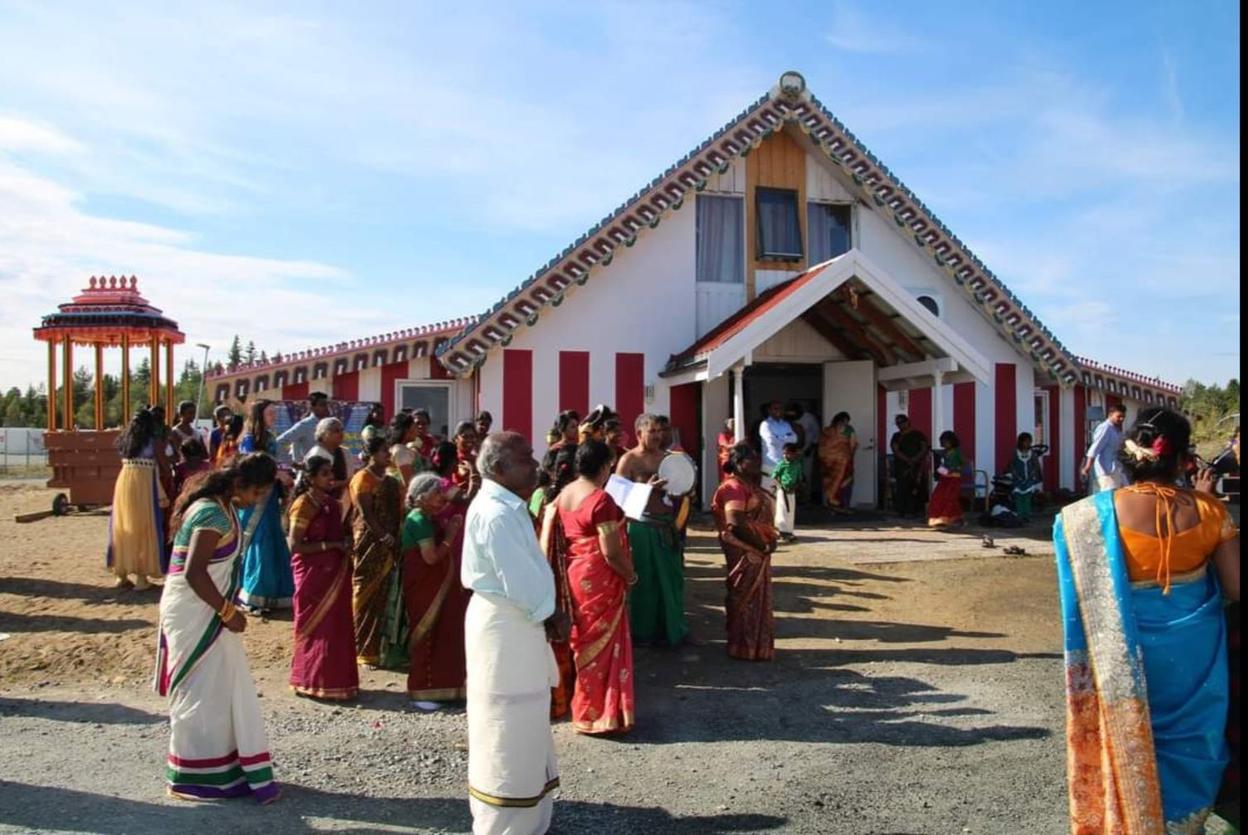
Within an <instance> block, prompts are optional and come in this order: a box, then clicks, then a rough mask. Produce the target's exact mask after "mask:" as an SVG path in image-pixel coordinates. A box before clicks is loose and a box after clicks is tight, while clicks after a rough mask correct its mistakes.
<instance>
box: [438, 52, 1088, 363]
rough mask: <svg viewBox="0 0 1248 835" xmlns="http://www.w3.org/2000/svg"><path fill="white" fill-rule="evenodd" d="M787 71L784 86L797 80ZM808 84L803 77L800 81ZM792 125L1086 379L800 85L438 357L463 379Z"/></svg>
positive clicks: (709, 143)
mask: <svg viewBox="0 0 1248 835" xmlns="http://www.w3.org/2000/svg"><path fill="white" fill-rule="evenodd" d="M796 75H797V74H796V73H785V75H784V76H782V80H783V79H789V78H792V77H793V76H796ZM799 80H800V77H799ZM786 124H793V125H795V126H797V127H798V128H799V129H800V130H801V131H802V132H803V133H804V134H806V135H807V136H809V138H810V140H811V141H812V142H813V143H815V144H816V146H818V147H819V148H820V149H821V150H822V151H823V153H824V154H825V155H826V156H827V158H828V159H829V160H830V161H831V162H832V163H833V164H835V165H836V166H838V167H839V168H841V169H842V170H843V171H845V172H846V173H847V174H848V175H849V177H850V179H851V180H852V184H853V186H854V188H855V190H856V191H857V192H858V193H859V196H860V197H862V198H863V200H864V201H869V205H873V206H875V207H876V208H878V209H879V210H881V211H882V212H885V213H887V214H891V216H892V218H893V220H894V222H895V223H896V224H897V226H898V227H900V228H901V229H902V230H904V232H905V236H906V237H907V238H908V239H909V240H911V241H912V243H913V244H914V245H915V246H916V247H917V248H919V249H920V250H923V251H924V252H926V253H927V254H929V255H930V256H931V258H932V260H933V261H934V262H935V263H936V265H937V266H938V267H940V268H941V269H942V270H943V271H944V272H945V273H946V274H947V275H948V276H949V277H950V278H951V279H952V280H953V282H954V284H955V285H956V286H958V287H960V288H961V289H962V291H963V293H964V294H965V295H966V296H967V297H968V298H969V299H970V300H971V301H972V302H974V305H975V307H976V309H978V310H979V311H980V313H981V315H983V316H984V318H985V319H987V320H988V321H989V323H990V324H992V325H993V326H994V327H995V328H996V329H997V330H998V331H1000V332H1001V333H1002V334H1003V335H1005V336H1007V337H1008V338H1009V339H1010V341H1011V342H1012V343H1013V344H1014V345H1015V346H1016V347H1017V349H1018V350H1019V351H1020V352H1022V353H1023V354H1024V355H1025V356H1028V357H1029V358H1030V359H1031V361H1032V363H1033V364H1034V365H1035V366H1036V368H1038V369H1039V370H1041V371H1043V372H1045V373H1047V374H1049V375H1052V376H1053V377H1054V378H1056V379H1057V380H1058V381H1059V383H1061V384H1062V385H1063V386H1071V385H1074V384H1075V383H1077V382H1078V381H1079V363H1078V361H1077V360H1076V359H1075V356H1074V355H1073V354H1072V353H1071V352H1070V351H1069V350H1067V348H1066V347H1065V346H1064V345H1063V344H1062V343H1061V341H1059V340H1058V339H1057V337H1056V336H1054V335H1053V333H1052V332H1051V331H1050V330H1049V329H1048V328H1047V327H1045V326H1044V325H1043V324H1042V323H1041V322H1040V320H1039V319H1038V318H1037V317H1036V316H1035V315H1034V314H1033V313H1032V312H1031V311H1030V310H1029V309H1028V308H1027V307H1026V306H1025V305H1024V304H1023V303H1022V301H1021V300H1020V299H1019V298H1018V297H1017V296H1015V295H1014V294H1013V293H1012V292H1011V291H1010V290H1009V288H1007V287H1006V286H1005V284H1004V283H1003V282H1002V281H1001V280H1000V279H998V278H997V277H996V276H995V275H994V274H993V273H992V271H991V270H989V269H988V268H987V266H985V265H984V263H983V262H982V261H981V260H980V259H979V258H978V256H976V255H975V254H974V253H973V252H972V251H971V250H970V248H969V247H967V246H966V245H965V244H964V243H963V242H962V241H961V240H959V239H958V237H957V236H956V235H954V234H953V233H952V232H951V231H949V229H948V227H946V226H945V225H944V224H943V223H942V222H941V221H940V220H939V218H937V217H936V216H935V214H934V213H933V212H932V211H931V210H930V209H928V208H927V206H926V205H924V204H923V202H922V201H921V200H919V199H918V197H917V196H915V194H914V193H913V192H912V191H910V189H909V188H907V187H906V186H905V184H904V183H902V182H901V180H900V179H898V178H897V176H896V175H894V174H893V173H892V172H891V171H889V169H888V168H887V167H886V166H885V165H884V164H883V163H882V162H880V161H879V160H878V159H877V158H876V157H875V155H874V154H872V153H871V152H870V151H869V150H868V149H867V148H866V146H865V145H863V144H862V142H860V141H859V140H858V138H857V137H856V136H854V135H853V134H852V133H851V132H850V131H849V130H848V129H847V128H846V127H845V126H844V125H843V124H841V122H840V121H839V120H838V119H837V118H836V117H835V116H833V115H832V113H831V112H830V111H829V110H828V109H827V108H826V107H824V105H823V104H822V103H821V102H820V101H819V100H818V99H817V98H815V97H814V96H813V95H811V94H810V93H809V92H808V91H807V90H806V89H805V82H804V81H801V83H800V86H799V87H796V88H795V87H793V86H792V85H791V83H788V84H786V85H785V86H784V87H783V88H782V87H781V85H777V86H776V87H774V88H773V89H772V90H771V91H770V92H768V93H767V95H765V96H763V97H762V98H760V99H758V100H757V101H756V102H754V104H752V105H750V106H749V107H748V108H746V109H745V110H743V111H742V112H741V113H740V114H739V115H738V116H737V117H736V118H735V119H733V120H732V121H730V122H728V124H726V125H724V126H723V127H722V128H720V129H719V130H718V131H716V132H715V133H714V134H712V135H711V136H710V137H709V138H708V139H706V140H705V141H704V142H703V143H702V144H701V145H699V146H698V147H697V148H696V149H694V150H693V151H691V152H689V153H688V154H686V155H685V156H684V157H682V158H681V159H680V160H679V161H678V162H677V163H676V164H674V165H673V166H671V167H670V168H668V169H667V171H665V172H664V173H663V174H661V175H660V176H658V177H656V178H655V179H654V180H652V181H651V182H650V183H649V185H647V186H646V187H645V188H643V189H641V190H640V191H638V192H637V193H636V194H635V195H633V197H631V198H629V200H627V201H625V202H624V203H623V204H622V205H621V206H619V207H618V208H617V209H616V210H615V211H614V212H612V213H611V214H610V215H608V216H607V217H605V218H603V219H602V220H601V221H599V222H598V223H597V224H596V225H595V226H594V227H593V228H591V229H590V230H589V231H588V232H586V233H585V234H583V235H581V236H580V237H579V238H577V240H576V241H574V242H573V243H572V244H571V245H570V246H568V247H567V248H565V249H564V250H563V252H561V253H560V254H559V255H557V256H555V257H554V258H552V259H551V260H550V261H548V262H547V263H546V264H545V265H544V266H542V267H541V268H540V269H539V270H537V272H535V273H534V274H533V275H531V276H530V277H529V278H528V279H526V280H525V281H524V282H523V283H521V284H520V285H519V286H518V287H516V288H515V289H514V290H512V292H511V293H509V294H508V295H507V296H505V297H504V298H503V299H500V300H499V301H498V302H497V303H496V304H495V305H494V306H493V307H492V308H491V309H490V310H488V311H486V312H485V313H483V314H482V315H481V316H479V317H477V318H476V320H475V321H474V322H473V323H472V324H470V325H469V326H467V327H465V328H463V330H461V331H460V332H459V333H458V334H456V335H455V336H454V337H452V338H451V339H450V340H449V341H448V342H447V343H446V345H444V346H443V347H442V348H441V349H440V350H439V351H438V358H439V359H440V360H441V362H442V363H443V364H444V365H445V366H446V367H447V368H448V369H449V370H450V371H451V372H452V373H455V374H466V373H469V372H471V371H472V370H473V369H474V368H476V367H478V366H479V365H481V363H483V362H484V361H485V357H486V355H487V354H488V353H489V351H490V350H491V349H492V348H494V347H496V346H504V347H505V346H506V345H508V344H509V343H510V342H511V339H512V334H513V333H514V331H515V330H517V329H518V328H519V327H520V326H521V325H529V326H532V325H534V324H536V323H537V320H538V317H539V314H540V312H541V310H542V308H544V307H545V306H546V305H547V304H550V305H556V306H557V305H558V304H560V303H562V301H563V298H564V293H565V291H566V290H567V289H568V287H570V286H571V285H573V284H577V285H583V284H585V283H586V282H587V281H588V280H589V279H590V277H591V273H592V272H593V270H594V269H595V268H597V267H605V266H608V265H609V264H610V263H611V259H612V256H613V255H614V253H615V250H616V249H617V248H619V247H620V246H624V247H631V246H632V245H633V244H634V243H636V240H637V237H638V235H639V234H641V233H643V232H644V231H645V229H647V228H651V229H652V228H654V227H656V226H658V224H659V223H660V222H661V221H662V219H663V218H664V217H665V216H666V215H667V214H668V213H669V212H673V211H678V210H679V209H680V208H681V206H682V205H683V204H684V199H685V197H686V196H687V195H688V194H690V193H696V192H698V191H701V190H703V189H704V188H705V187H706V183H707V179H708V177H709V176H711V175H712V174H715V173H722V172H723V171H726V170H727V169H728V167H729V165H730V164H731V162H732V160H733V158H734V157H738V156H740V157H744V156H746V155H748V154H749V153H750V151H752V150H753V149H755V148H757V147H759V145H761V144H762V142H763V140H764V139H766V138H767V137H769V136H771V134H772V133H774V132H775V131H776V130H780V129H783V127H784V126H785V125H786Z"/></svg>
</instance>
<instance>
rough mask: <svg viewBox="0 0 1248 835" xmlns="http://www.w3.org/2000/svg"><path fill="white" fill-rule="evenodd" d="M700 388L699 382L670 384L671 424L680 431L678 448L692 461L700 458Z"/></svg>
mask: <svg viewBox="0 0 1248 835" xmlns="http://www.w3.org/2000/svg"><path fill="white" fill-rule="evenodd" d="M701 390H702V386H701V384H699V383H685V384H684V385H682V386H672V390H671V403H672V406H671V410H672V413H671V415H670V417H671V419H672V426H673V427H674V428H675V429H677V430H678V431H679V432H680V448H681V449H683V450H684V451H685V452H687V453H688V454H689V455H690V456H691V457H692V458H693V460H694V461H701V460H702V437H701V432H700V431H699V427H700V425H701V421H699V420H698V400H699V396H700V394H701Z"/></svg>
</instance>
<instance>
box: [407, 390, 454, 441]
mask: <svg viewBox="0 0 1248 835" xmlns="http://www.w3.org/2000/svg"><path fill="white" fill-rule="evenodd" d="M397 385H398V395H399V396H398V398H397V400H398V408H399V409H413V410H415V409H426V410H428V412H429V418H430V423H429V429H430V431H432V432H433V433H434V434H437V435H441V436H442V437H443V438H445V437H447V436H448V435H449V434H450V426H451V417H452V415H451V387H450V386H448V385H436V384H435V385H430V384H428V383H398V384H397Z"/></svg>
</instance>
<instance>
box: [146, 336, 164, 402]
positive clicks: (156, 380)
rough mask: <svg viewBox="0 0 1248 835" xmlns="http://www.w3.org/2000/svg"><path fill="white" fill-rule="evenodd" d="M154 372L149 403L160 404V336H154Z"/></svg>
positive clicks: (148, 393) (148, 395)
mask: <svg viewBox="0 0 1248 835" xmlns="http://www.w3.org/2000/svg"><path fill="white" fill-rule="evenodd" d="M151 362H152V374H151V378H152V379H151V385H150V386H149V387H148V392H147V405H148V406H159V405H160V337H158V336H153V337H152V360H151ZM169 418H170V416H169V415H165V420H169Z"/></svg>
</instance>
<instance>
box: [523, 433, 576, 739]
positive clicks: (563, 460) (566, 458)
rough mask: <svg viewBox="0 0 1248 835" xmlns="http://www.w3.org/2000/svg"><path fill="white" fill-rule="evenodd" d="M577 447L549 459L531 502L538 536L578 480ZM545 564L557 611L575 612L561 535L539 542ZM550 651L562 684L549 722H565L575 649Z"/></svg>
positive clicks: (554, 691) (556, 646) (562, 645)
mask: <svg viewBox="0 0 1248 835" xmlns="http://www.w3.org/2000/svg"><path fill="white" fill-rule="evenodd" d="M576 451H577V447H576V446H574V445H570V444H565V445H564V446H561V447H559V448H558V449H556V450H555V451H554V454H553V456H551V457H550V459H549V460H550V470H549V471H543V476H544V477H542V478H541V479H540V480H539V483H538V487H537V489H536V490H534V491H533V496H532V497H531V498H530V500H529V512H530V513H531V514H532V515H533V525H534V529H535V532H536V533H537V535H538V536H539V537H542V535H543V534H542V532H543V530H545V528H546V524H547V521H546V520H547V519H548V518H549V517H550V515H551V514H552V513H554V511H555V499H556V498H557V497H558V496H559V494H560V493H561V492H562V491H563V489H564V488H565V487H567V485H568V484H570V483H572V480H573V479H575V478H576ZM540 542H541V545H542V550H543V552H544V553H545V554H546V561H547V562H549V563H550V570H551V572H553V573H554V575H555V607H556V608H557V609H559V611H561V612H571V611H572V601H571V598H570V596H569V592H568V565H567V554H566V550H565V549H564V547H563V540H562V534H561V533H559V532H556V534H555V535H554V536H551V537H546V538H544V539H541V540H540ZM550 648H551V651H552V652H554V654H555V663H556V664H557V665H558V666H559V683H558V684H557V685H556V686H555V687H552V688H551V691H550V718H551V719H562V718H563V717H564V716H567V715H568V711H569V710H571V709H572V693H573V689H574V685H575V682H576V663H575V661H574V660H573V657H572V645H571V643H570V642H569V641H551V643H550Z"/></svg>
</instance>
